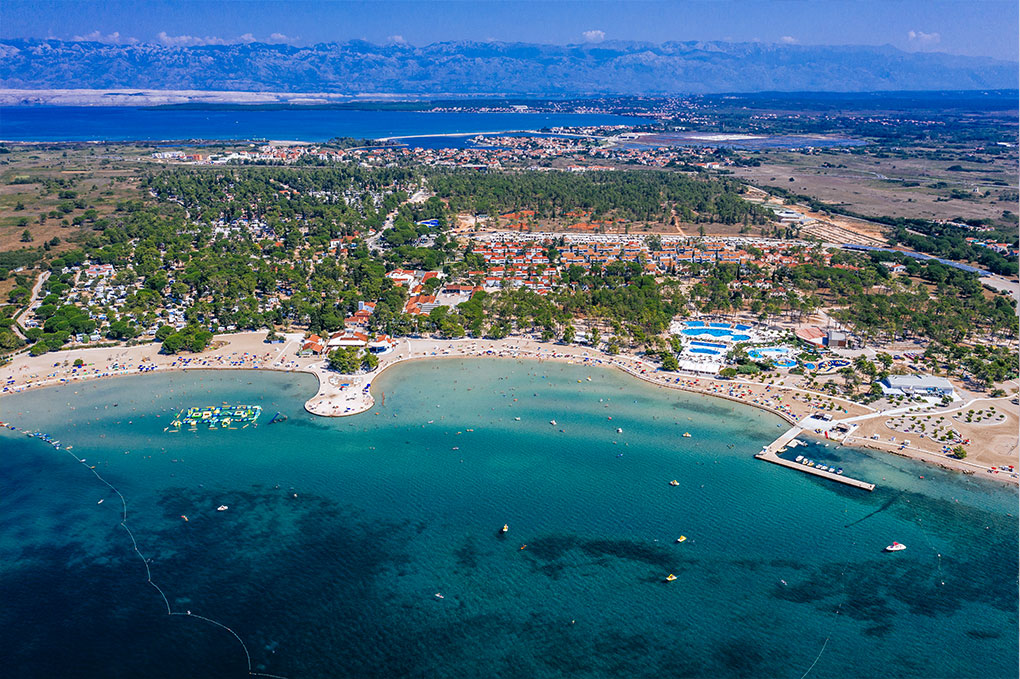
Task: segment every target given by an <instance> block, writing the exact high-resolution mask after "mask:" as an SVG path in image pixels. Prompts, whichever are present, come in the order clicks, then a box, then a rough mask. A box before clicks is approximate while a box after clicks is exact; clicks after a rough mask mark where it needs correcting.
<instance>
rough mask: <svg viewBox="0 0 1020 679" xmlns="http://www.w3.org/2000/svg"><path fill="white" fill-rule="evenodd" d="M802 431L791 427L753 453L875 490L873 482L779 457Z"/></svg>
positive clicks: (761, 458)
mask: <svg viewBox="0 0 1020 679" xmlns="http://www.w3.org/2000/svg"><path fill="white" fill-rule="evenodd" d="M803 431H804V429H803V428H802V427H792V428H791V429H790V430H789V431H787V432H786V433H785V434H783V435H782V436H780V437H779V438H777V439H776V440H775V441H773V442H772V443H771V444H769V445H768V446H766V447H765V448H764V450H762V451H761V452H760V453H758V454H757V455H755V457H756V458H758V459H759V460H765V461H766V462H771V463H772V464H778V465H779V466H780V467H789V468H790V469H796V470H797V471H799V472H804V473H805V474H811V475H813V476H820V477H822V478H824V479H828V480H829V481H836V482H837V483H842V484H845V485H847V486H853V487H854V488H861V489H862V490H867V491H872V490H875V484H873V483H868V482H867V481H860V480H858V479H852V478H850V477H849V476H844V475H842V474H833V473H832V472H823V471H822V470H820V469H815V468H814V467H808V466H807V465H804V464H799V463H797V462H794V461H793V460H784V459H783V458H781V457H779V451H780V450H782V449H783V448H785V447H787V446H788V445H789V444H790V442H791V441H793V440H794V439H795V438H797V435H798V434H800V433H801V432H803Z"/></svg>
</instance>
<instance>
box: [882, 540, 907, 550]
mask: <svg viewBox="0 0 1020 679" xmlns="http://www.w3.org/2000/svg"><path fill="white" fill-rule="evenodd" d="M906 548H907V546H906V545H905V544H903V543H901V542H893V543H892V544H891V545H889V546H888V547H886V548H885V551H887V552H902V551H903V550H904V549H906Z"/></svg>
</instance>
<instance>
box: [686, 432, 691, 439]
mask: <svg viewBox="0 0 1020 679" xmlns="http://www.w3.org/2000/svg"><path fill="white" fill-rule="evenodd" d="M690 437H691V432H689V431H685V432H684V438H685V439H689V438H690Z"/></svg>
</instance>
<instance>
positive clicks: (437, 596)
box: [436, 592, 446, 599]
mask: <svg viewBox="0 0 1020 679" xmlns="http://www.w3.org/2000/svg"><path fill="white" fill-rule="evenodd" d="M436 598H437V599H445V598H446V597H445V596H443V595H442V594H440V593H439V592H436Z"/></svg>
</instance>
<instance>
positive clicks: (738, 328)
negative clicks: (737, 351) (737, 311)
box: [733, 323, 751, 330]
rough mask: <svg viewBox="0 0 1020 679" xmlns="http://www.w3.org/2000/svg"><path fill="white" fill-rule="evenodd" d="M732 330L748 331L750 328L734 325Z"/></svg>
mask: <svg viewBox="0 0 1020 679" xmlns="http://www.w3.org/2000/svg"><path fill="white" fill-rule="evenodd" d="M733 329H734V330H750V329H751V326H749V325H744V324H743V323H737V324H736V325H734V326H733Z"/></svg>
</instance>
